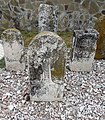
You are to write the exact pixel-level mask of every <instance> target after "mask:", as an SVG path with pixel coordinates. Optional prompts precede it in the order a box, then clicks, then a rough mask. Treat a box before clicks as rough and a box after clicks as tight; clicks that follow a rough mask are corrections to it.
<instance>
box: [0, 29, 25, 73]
mask: <svg viewBox="0 0 105 120" xmlns="http://www.w3.org/2000/svg"><path fill="white" fill-rule="evenodd" d="M1 38H2V40H3V47H4V54H5V62H6V69H7V70H10V71H18V70H19V71H23V70H24V69H25V63H23V62H22V56H23V49H24V41H23V39H22V35H21V33H20V31H19V30H17V29H7V30H5V31H4V32H3V33H2V35H1Z"/></svg>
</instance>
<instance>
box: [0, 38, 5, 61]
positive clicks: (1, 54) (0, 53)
mask: <svg viewBox="0 0 105 120" xmlns="http://www.w3.org/2000/svg"><path fill="white" fill-rule="evenodd" d="M3 57H4V49H3V41H2V40H0V60H1V59H3Z"/></svg>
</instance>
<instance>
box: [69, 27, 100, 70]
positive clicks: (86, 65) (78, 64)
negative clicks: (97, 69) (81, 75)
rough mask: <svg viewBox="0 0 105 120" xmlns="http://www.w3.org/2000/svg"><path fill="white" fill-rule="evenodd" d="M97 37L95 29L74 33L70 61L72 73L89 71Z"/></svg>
mask: <svg viewBox="0 0 105 120" xmlns="http://www.w3.org/2000/svg"><path fill="white" fill-rule="evenodd" d="M98 37H99V33H98V32H97V31H96V30H95V29H88V30H75V31H74V37H73V44H72V49H71V60H70V69H71V70H72V71H91V69H92V63H93V61H94V56H95V51H96V42H97V39H98Z"/></svg>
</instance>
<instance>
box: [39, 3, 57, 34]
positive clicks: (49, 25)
mask: <svg viewBox="0 0 105 120" xmlns="http://www.w3.org/2000/svg"><path fill="white" fill-rule="evenodd" d="M38 22H39V31H41V32H42V31H51V32H57V29H58V7H57V6H53V5H48V4H40V6H39V20H38Z"/></svg>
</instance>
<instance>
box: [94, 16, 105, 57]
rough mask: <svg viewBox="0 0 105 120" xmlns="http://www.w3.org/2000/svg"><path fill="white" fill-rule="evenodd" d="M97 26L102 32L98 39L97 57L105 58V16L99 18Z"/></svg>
mask: <svg viewBox="0 0 105 120" xmlns="http://www.w3.org/2000/svg"><path fill="white" fill-rule="evenodd" d="M95 27H96V29H97V31H98V32H99V33H100V37H99V39H98V41H97V49H96V54H95V59H105V16H101V17H99V18H98V19H97V21H96V25H95Z"/></svg>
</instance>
